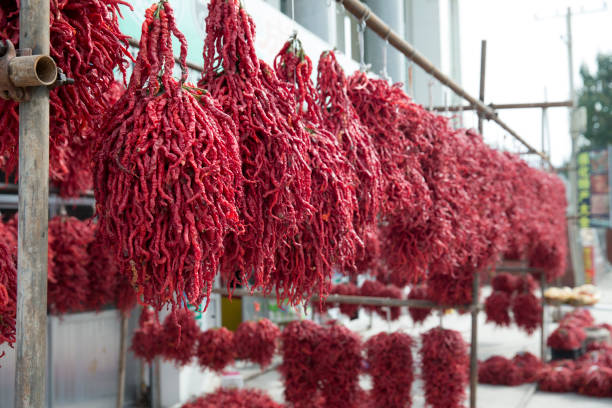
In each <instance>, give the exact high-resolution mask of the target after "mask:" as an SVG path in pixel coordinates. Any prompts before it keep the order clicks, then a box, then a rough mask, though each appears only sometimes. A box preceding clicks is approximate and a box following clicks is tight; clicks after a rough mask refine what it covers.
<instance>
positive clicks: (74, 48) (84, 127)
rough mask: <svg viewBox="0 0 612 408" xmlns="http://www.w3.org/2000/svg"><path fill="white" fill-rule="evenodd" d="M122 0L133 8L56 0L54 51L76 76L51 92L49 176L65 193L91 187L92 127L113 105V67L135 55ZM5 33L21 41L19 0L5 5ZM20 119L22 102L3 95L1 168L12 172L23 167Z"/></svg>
mask: <svg viewBox="0 0 612 408" xmlns="http://www.w3.org/2000/svg"><path fill="white" fill-rule="evenodd" d="M121 5H124V6H127V7H130V8H131V6H130V5H129V3H128V2H126V1H122V0H74V1H65V0H63V1H59V0H52V1H51V13H50V17H51V18H50V20H51V21H50V32H51V36H50V39H51V44H50V55H51V57H53V59H54V60H55V62H56V63H57V66H58V68H61V69H62V70H63V72H64V73H65V74H66V76H67V77H69V78H73V79H74V80H75V83H74V84H72V85H67V86H62V87H59V88H56V89H53V90H51V92H50V118H51V121H50V129H49V134H50V140H49V142H50V143H49V176H50V181H51V183H52V184H55V185H56V186H58V187H59V188H60V194H62V195H64V196H74V195H78V194H79V193H80V192H82V191H84V190H86V189H90V188H91V187H92V175H91V159H92V151H91V145H92V140H93V139H92V136H93V135H92V132H91V129H92V128H93V127H94V122H95V121H96V120H97V118H98V116H99V115H101V114H102V113H103V112H104V111H105V110H106V109H107V108H108V106H109V101H108V99H107V98H106V93H107V92H109V88H110V87H111V86H112V84H113V82H114V72H113V71H114V70H115V68H118V69H119V70H120V71H121V72H123V74H125V69H126V66H127V59H126V57H130V55H129V52H128V51H127V48H126V47H127V45H128V44H127V39H128V37H127V36H125V35H123V34H122V33H121V31H120V30H119V22H118V15H119V14H120V11H119V6H121ZM0 38H7V39H9V40H11V41H12V42H13V43H14V44H15V45H16V46H17V43H18V40H19V1H18V0H8V1H3V2H2V4H1V5H0ZM130 58H131V57H130ZM111 92H112V91H111ZM18 123H19V114H18V104H17V103H15V102H11V101H5V100H0V128H1V129H3V132H2V133H0V168H1V169H2V171H3V172H4V173H5V175H6V176H7V177H8V176H11V175H15V176H16V173H17V170H18V166H17V161H18V160H17V159H18V151H17V149H18V144H19V143H18V142H19V130H18V128H19V126H18Z"/></svg>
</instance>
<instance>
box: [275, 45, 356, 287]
mask: <svg viewBox="0 0 612 408" xmlns="http://www.w3.org/2000/svg"><path fill="white" fill-rule="evenodd" d="M274 69H275V71H276V73H277V75H278V77H279V79H281V80H282V81H285V83H286V85H287V86H288V87H289V89H290V90H291V91H292V93H293V94H294V96H295V102H296V110H297V115H298V116H299V117H301V119H302V120H303V121H304V126H306V130H307V134H308V135H309V137H310V146H309V149H308V158H309V163H310V166H311V167H312V178H311V180H312V187H311V188H312V196H311V203H312V205H313V206H314V212H313V215H312V217H311V218H310V219H306V220H305V221H304V222H303V223H302V225H301V226H300V233H299V234H298V236H297V237H296V238H295V243H294V244H292V245H290V246H286V247H285V246H284V247H281V248H280V250H279V255H278V261H277V269H279V270H281V271H282V270H284V269H289V270H291V269H294V268H293V267H292V266H290V265H286V264H287V263H288V262H289V263H291V262H296V261H299V262H304V263H305V267H306V269H307V270H308V271H317V273H316V274H314V273H309V274H308V275H306V276H305V278H309V277H313V278H316V281H315V282H313V283H312V284H310V283H309V284H307V285H306V288H308V287H311V286H317V285H319V286H320V285H325V284H326V282H328V281H329V278H330V277H331V275H332V273H333V271H332V267H333V266H339V267H341V268H342V269H349V270H350V269H352V268H353V266H354V263H355V256H356V254H355V251H356V246H357V245H358V244H359V237H358V236H357V234H356V233H355V230H354V228H353V214H354V213H355V211H357V209H358V204H357V197H356V192H355V183H356V176H355V174H354V173H353V170H352V168H351V166H350V165H349V163H348V162H347V160H346V159H345V158H344V155H343V151H342V150H341V148H340V145H339V143H338V140H337V139H336V138H335V137H334V135H332V134H331V133H330V132H329V131H328V130H327V129H325V128H324V127H323V126H322V114H321V107H320V104H319V103H318V95H317V92H316V89H315V87H314V84H313V82H312V80H311V75H312V61H311V60H310V58H309V57H308V56H307V55H306V54H305V53H304V50H303V48H302V44H301V42H300V40H298V39H297V37H296V36H295V35H294V36H292V37H291V38H290V39H289V41H287V42H286V43H285V45H284V46H283V48H282V49H281V51H280V52H279V53H278V55H277V56H276V58H275V60H274ZM317 281H318V283H317ZM322 291H323V290H321V289H320V290H319V292H322ZM307 294H308V293H307Z"/></svg>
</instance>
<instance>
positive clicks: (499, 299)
mask: <svg viewBox="0 0 612 408" xmlns="http://www.w3.org/2000/svg"><path fill="white" fill-rule="evenodd" d="M510 305H511V299H510V295H509V294H508V293H507V292H502V291H501V290H495V291H493V292H492V293H491V294H490V295H489V296H488V297H487V298H486V299H485V303H484V307H485V313H486V315H487V322H493V323H495V324H497V325H498V326H509V325H510V321H511V319H510Z"/></svg>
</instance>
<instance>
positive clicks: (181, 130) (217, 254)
mask: <svg viewBox="0 0 612 408" xmlns="http://www.w3.org/2000/svg"><path fill="white" fill-rule="evenodd" d="M173 35H174V36H175V37H177V38H178V39H179V42H180V44H181V57H180V61H181V68H182V69H183V72H182V76H181V79H180V81H176V80H174V79H173V78H172V69H173V67H174V57H173V54H172V49H173V48H172V36H173ZM186 54H187V44H186V40H185V38H184V36H183V35H182V34H181V33H180V32H179V31H178V29H177V27H176V23H175V20H174V16H173V12H172V9H171V7H170V5H169V3H167V2H161V3H159V4H156V5H153V6H152V7H150V8H149V9H148V10H147V12H146V16H145V22H144V23H143V26H142V35H141V38H140V52H139V54H138V58H137V60H136V65H135V66H134V70H133V74H132V77H131V78H130V83H129V86H128V89H127V91H126V92H125V93H124V94H123V96H122V97H121V98H120V99H119V101H118V102H117V103H116V104H115V105H113V107H112V108H111V109H110V110H109V111H108V112H107V114H106V115H105V117H104V119H103V123H102V125H101V128H100V130H99V132H98V136H97V142H98V143H97V146H96V159H95V166H94V174H95V198H96V210H97V214H98V216H99V224H100V229H99V233H100V234H101V235H102V236H103V238H104V240H105V241H106V242H108V243H110V244H112V245H113V248H114V255H115V257H116V258H117V259H118V260H119V262H120V267H121V272H122V273H124V274H126V275H127V276H128V277H129V279H130V281H131V282H132V284H134V285H136V286H137V287H138V289H139V295H140V296H142V298H143V301H144V302H146V303H147V304H150V305H152V306H154V307H156V308H157V309H160V308H161V307H162V305H164V304H167V303H170V304H172V305H178V306H182V305H183V304H184V302H185V301H188V302H189V303H191V304H196V305H199V304H201V303H202V301H203V300H204V299H205V298H206V299H207V300H208V296H209V295H210V290H211V289H212V282H213V280H214V277H215V275H216V273H217V269H218V266H219V260H220V258H221V256H222V254H223V253H224V247H223V241H224V239H225V236H226V233H228V232H229V231H236V230H238V229H239V228H240V225H239V220H238V212H237V208H236V201H235V200H236V198H237V197H236V196H237V195H238V194H239V192H240V189H241V187H240V182H241V180H242V178H241V175H240V158H239V155H238V145H237V141H236V134H235V128H234V125H233V122H232V121H231V120H230V117H229V116H227V115H226V114H225V113H223V112H222V111H221V106H219V105H218V104H217V103H216V101H215V100H214V99H212V98H211V97H210V96H209V95H207V94H204V93H203V92H201V91H199V90H196V89H195V88H193V87H192V86H190V85H187V84H185V81H186V79H187V71H186V65H185V64H186V62H185V58H186Z"/></svg>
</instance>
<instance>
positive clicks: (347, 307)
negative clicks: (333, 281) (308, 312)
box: [322, 282, 360, 318]
mask: <svg viewBox="0 0 612 408" xmlns="http://www.w3.org/2000/svg"><path fill="white" fill-rule="evenodd" d="M359 293H360V292H359V288H358V287H357V286H356V285H355V284H354V283H351V282H346V283H340V284H338V285H334V286H333V287H332V289H331V291H330V292H329V294H330V295H344V296H359ZM322 306H323V307H322V309H323V310H327V309H328V308H330V307H333V306H338V307H339V309H340V313H342V314H343V315H345V316H347V317H349V318H353V317H355V316H357V311H358V310H359V305H353V304H349V303H340V304H339V305H337V304H330V303H326V302H323V303H322Z"/></svg>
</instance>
